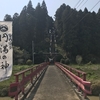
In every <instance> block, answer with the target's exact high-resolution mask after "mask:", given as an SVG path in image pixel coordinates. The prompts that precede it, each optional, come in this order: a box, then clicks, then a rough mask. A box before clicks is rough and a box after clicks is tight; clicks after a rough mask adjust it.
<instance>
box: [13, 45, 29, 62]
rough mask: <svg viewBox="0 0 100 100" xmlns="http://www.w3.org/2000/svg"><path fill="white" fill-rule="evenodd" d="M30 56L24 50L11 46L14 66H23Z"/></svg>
mask: <svg viewBox="0 0 100 100" xmlns="http://www.w3.org/2000/svg"><path fill="white" fill-rule="evenodd" d="M29 58H30V54H29V53H28V52H27V51H26V50H21V49H20V47H15V46H13V59H14V64H25V63H26V61H27V59H29Z"/></svg>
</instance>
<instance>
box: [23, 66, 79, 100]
mask: <svg viewBox="0 0 100 100" xmlns="http://www.w3.org/2000/svg"><path fill="white" fill-rule="evenodd" d="M25 100H80V99H79V97H78V96H77V94H76V93H75V91H74V90H73V88H72V87H71V85H70V83H69V82H68V80H66V79H65V77H64V75H63V73H62V72H61V71H60V70H59V69H58V68H57V67H56V66H55V65H49V66H48V68H47V71H46V72H45V74H44V77H43V79H42V80H41V82H40V84H39V87H37V89H35V91H34V90H33V91H31V93H30V95H29V96H28V97H27V98H26V99H25Z"/></svg>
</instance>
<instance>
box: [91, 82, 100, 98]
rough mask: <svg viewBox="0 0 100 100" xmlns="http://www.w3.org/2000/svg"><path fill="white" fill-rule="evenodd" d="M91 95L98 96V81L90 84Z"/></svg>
mask: <svg viewBox="0 0 100 100" xmlns="http://www.w3.org/2000/svg"><path fill="white" fill-rule="evenodd" d="M91 89H92V95H94V96H98V95H99V94H100V81H94V82H93V83H92V85H91Z"/></svg>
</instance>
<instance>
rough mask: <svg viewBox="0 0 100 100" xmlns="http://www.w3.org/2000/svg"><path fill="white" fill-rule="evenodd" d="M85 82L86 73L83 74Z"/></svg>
mask: <svg viewBox="0 0 100 100" xmlns="http://www.w3.org/2000/svg"><path fill="white" fill-rule="evenodd" d="M83 81H86V73H84V74H83Z"/></svg>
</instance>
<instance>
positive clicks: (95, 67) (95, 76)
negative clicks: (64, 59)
mask: <svg viewBox="0 0 100 100" xmlns="http://www.w3.org/2000/svg"><path fill="white" fill-rule="evenodd" d="M70 66H71V67H74V68H76V69H79V70H82V71H84V72H86V73H87V80H88V81H91V82H93V81H100V64H91V65H88V64H85V65H80V66H79V65H70Z"/></svg>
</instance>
